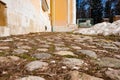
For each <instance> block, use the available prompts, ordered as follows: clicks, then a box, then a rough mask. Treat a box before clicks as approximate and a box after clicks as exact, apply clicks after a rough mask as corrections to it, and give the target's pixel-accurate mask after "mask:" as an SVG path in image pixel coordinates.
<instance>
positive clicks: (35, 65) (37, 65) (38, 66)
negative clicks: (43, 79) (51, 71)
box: [25, 61, 48, 71]
mask: <svg viewBox="0 0 120 80" xmlns="http://www.w3.org/2000/svg"><path fill="white" fill-rule="evenodd" d="M25 67H26V70H28V71H34V70H36V69H41V70H45V69H47V67H48V63H46V62H41V61H32V62H30V63H28V64H27V65H26V66H25Z"/></svg>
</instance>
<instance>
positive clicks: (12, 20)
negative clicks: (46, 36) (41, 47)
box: [0, 0, 51, 36]
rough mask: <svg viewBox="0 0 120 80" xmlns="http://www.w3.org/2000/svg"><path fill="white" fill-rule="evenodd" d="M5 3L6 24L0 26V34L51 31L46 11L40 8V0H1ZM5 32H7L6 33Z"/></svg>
mask: <svg viewBox="0 0 120 80" xmlns="http://www.w3.org/2000/svg"><path fill="white" fill-rule="evenodd" d="M1 1H3V2H4V3H6V5H7V22H8V25H7V26H6V27H4V30H3V31H2V29H3V27H0V31H1V32H0V36H2V35H3V36H8V35H17V34H27V33H30V32H42V31H45V26H47V31H51V25H50V20H49V16H48V13H49V11H48V12H44V11H43V10H42V6H41V5H42V4H41V0H37V2H38V3H37V7H36V4H33V2H34V0H33V1H32V0H1ZM6 32H7V33H6Z"/></svg>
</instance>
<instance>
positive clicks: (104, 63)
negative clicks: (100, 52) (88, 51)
mask: <svg viewBox="0 0 120 80" xmlns="http://www.w3.org/2000/svg"><path fill="white" fill-rule="evenodd" d="M93 62H94V63H95V64H98V65H99V66H100V67H110V68H120V60H119V59H116V58H109V57H103V58H101V59H100V60H99V61H98V60H93Z"/></svg>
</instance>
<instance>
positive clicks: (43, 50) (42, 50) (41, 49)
mask: <svg viewBox="0 0 120 80" xmlns="http://www.w3.org/2000/svg"><path fill="white" fill-rule="evenodd" d="M37 51H40V52H47V51H48V49H47V48H39V49H37Z"/></svg>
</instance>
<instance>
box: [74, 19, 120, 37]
mask: <svg viewBox="0 0 120 80" xmlns="http://www.w3.org/2000/svg"><path fill="white" fill-rule="evenodd" d="M74 33H81V34H87V35H98V34H100V35H104V36H107V35H120V20H118V21H115V22H113V23H108V22H103V23H99V24H96V25H94V26H93V27H91V28H82V29H79V30H77V31H75V32H74Z"/></svg>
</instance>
